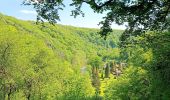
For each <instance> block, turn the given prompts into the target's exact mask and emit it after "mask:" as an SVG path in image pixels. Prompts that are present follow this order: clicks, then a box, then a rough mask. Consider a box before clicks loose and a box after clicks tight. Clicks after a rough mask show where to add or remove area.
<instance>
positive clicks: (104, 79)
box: [0, 14, 170, 100]
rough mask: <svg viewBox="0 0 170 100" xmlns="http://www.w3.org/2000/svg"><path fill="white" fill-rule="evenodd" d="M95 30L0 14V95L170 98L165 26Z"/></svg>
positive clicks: (63, 99) (169, 35) (169, 44)
mask: <svg viewBox="0 0 170 100" xmlns="http://www.w3.org/2000/svg"><path fill="white" fill-rule="evenodd" d="M98 32H99V30H98V29H89V28H77V27H73V26H65V25H58V24H56V25H51V24H48V23H44V24H38V25H37V24H36V23H35V22H33V21H22V20H18V19H15V18H13V17H9V16H5V15H2V14H0V100H169V99H170V64H169V63H170V32H169V30H165V31H163V32H157V31H155V32H153V31H147V32H145V33H142V35H137V36H129V37H128V38H127V39H126V41H119V38H120V36H121V34H122V32H123V31H121V30H114V31H113V32H112V33H110V35H109V36H108V37H107V39H106V40H104V39H103V38H102V37H101V36H100V35H99V34H98ZM127 35H128V34H127Z"/></svg>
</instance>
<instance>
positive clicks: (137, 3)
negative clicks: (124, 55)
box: [24, 0, 170, 41]
mask: <svg viewBox="0 0 170 100" xmlns="http://www.w3.org/2000/svg"><path fill="white" fill-rule="evenodd" d="M85 3H86V4H88V5H89V6H90V7H91V9H92V10H94V12H95V13H103V12H107V14H106V15H105V17H103V21H101V22H99V24H101V25H102V26H101V31H100V32H99V33H100V34H101V35H102V36H104V37H106V36H107V35H108V34H109V33H110V32H111V31H112V29H111V24H112V23H113V22H115V23H116V24H118V25H123V24H124V23H128V25H127V27H126V30H125V31H124V33H123V35H122V37H121V40H122V41H124V40H126V39H127V38H128V37H129V35H128V34H129V33H131V35H133V36H137V35H141V34H142V33H144V32H146V31H148V30H151V31H153V30H157V31H159V30H160V31H162V30H165V29H166V30H167V29H169V28H170V20H169V14H170V1H169V0H72V3H71V4H70V6H74V7H75V9H74V10H72V12H71V13H72V16H74V17H76V16H77V15H83V16H84V13H83V11H82V9H81V7H82V5H83V4H85ZM24 4H25V5H33V6H34V8H35V10H36V11H37V13H38V16H37V21H43V20H44V19H45V20H47V21H49V22H50V23H56V22H57V21H59V20H60V17H59V14H58V11H59V10H63V8H64V7H65V5H64V3H63V0H24Z"/></svg>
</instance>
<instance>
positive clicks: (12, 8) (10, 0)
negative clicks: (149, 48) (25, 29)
mask: <svg viewBox="0 0 170 100" xmlns="http://www.w3.org/2000/svg"><path fill="white" fill-rule="evenodd" d="M22 2H23V0H0V13H2V14H5V15H9V16H14V17H16V18H18V19H22V20H36V12H35V10H34V9H33V8H32V7H31V6H24V5H22ZM70 3H71V0H64V4H65V5H66V7H65V8H64V10H63V11H60V12H59V14H60V19H61V21H60V22H58V23H59V24H63V25H72V26H77V27H89V28H99V26H98V25H97V24H98V23H99V22H100V21H101V20H102V17H104V14H96V13H94V12H93V11H92V10H91V9H90V7H89V6H88V5H83V7H82V9H83V11H84V13H85V17H81V16H78V17H77V18H74V17H73V16H70V15H71V10H72V9H74V8H73V7H70V6H69V4H70ZM112 28H113V29H125V27H124V26H118V25H116V24H113V25H112Z"/></svg>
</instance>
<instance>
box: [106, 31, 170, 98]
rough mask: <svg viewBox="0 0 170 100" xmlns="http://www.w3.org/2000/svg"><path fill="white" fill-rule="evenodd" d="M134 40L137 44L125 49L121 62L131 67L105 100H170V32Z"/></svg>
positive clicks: (111, 87)
mask: <svg viewBox="0 0 170 100" xmlns="http://www.w3.org/2000/svg"><path fill="white" fill-rule="evenodd" d="M131 38H133V41H136V43H138V44H132V43H131V44H129V45H127V47H126V48H124V49H122V60H123V59H124V60H126V62H127V63H128V66H130V67H127V68H126V69H125V70H124V71H123V75H122V76H120V77H119V78H118V79H117V80H115V79H112V82H110V83H109V85H108V86H106V87H107V89H106V91H105V98H106V100H110V99H113V100H127V99H128V100H143V99H144V100H169V99H170V81H169V80H170V78H169V77H170V73H169V68H170V64H169V63H170V56H169V54H170V52H169V51H170V41H169V40H170V32H168V31H167V32H166V31H165V32H163V33H158V32H147V33H145V34H143V36H138V37H131ZM128 40H129V41H130V39H128ZM131 42H132V40H131ZM125 55H126V56H127V57H125Z"/></svg>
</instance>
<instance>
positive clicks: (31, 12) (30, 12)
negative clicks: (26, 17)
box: [20, 10, 37, 15]
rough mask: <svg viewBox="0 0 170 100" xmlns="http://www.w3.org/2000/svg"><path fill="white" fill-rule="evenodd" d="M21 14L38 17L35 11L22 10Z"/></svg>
mask: <svg viewBox="0 0 170 100" xmlns="http://www.w3.org/2000/svg"><path fill="white" fill-rule="evenodd" d="M20 12H21V13H24V14H33V15H37V13H36V11H33V10H20Z"/></svg>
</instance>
